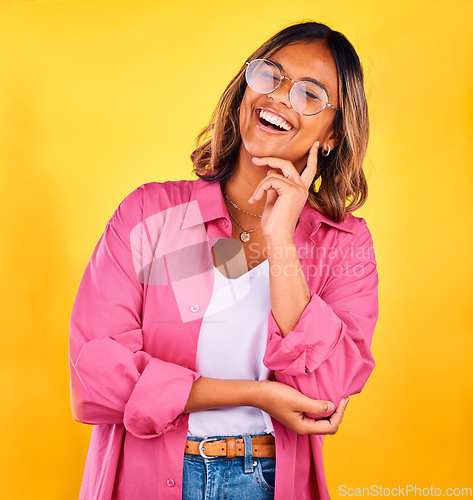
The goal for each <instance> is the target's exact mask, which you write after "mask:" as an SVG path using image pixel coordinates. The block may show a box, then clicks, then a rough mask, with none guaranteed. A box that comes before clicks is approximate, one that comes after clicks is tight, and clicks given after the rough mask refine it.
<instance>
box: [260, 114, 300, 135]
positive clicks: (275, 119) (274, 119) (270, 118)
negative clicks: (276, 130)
mask: <svg viewBox="0 0 473 500" xmlns="http://www.w3.org/2000/svg"><path fill="white" fill-rule="evenodd" d="M259 116H260V118H263V120H266V121H267V122H269V123H272V124H273V125H276V126H277V127H280V128H282V129H284V130H286V131H289V130H291V128H292V126H291V125H289V123H288V122H287V121H286V120H284V119H283V118H281V117H279V116H276V115H274V114H273V113H271V112H270V111H268V110H266V109H261V110H260V112H259Z"/></svg>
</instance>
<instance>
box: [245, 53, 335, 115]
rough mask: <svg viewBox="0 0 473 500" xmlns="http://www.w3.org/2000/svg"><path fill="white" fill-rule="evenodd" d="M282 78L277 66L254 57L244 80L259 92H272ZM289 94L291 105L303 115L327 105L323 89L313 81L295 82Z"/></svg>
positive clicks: (316, 111) (314, 112)
mask: <svg viewBox="0 0 473 500" xmlns="http://www.w3.org/2000/svg"><path fill="white" fill-rule="evenodd" d="M282 79H283V78H282V75H281V72H280V70H279V68H278V67H277V66H276V65H275V64H272V63H271V62H270V61H265V60H263V59H256V60H254V61H252V62H251V63H250V64H249V65H248V67H247V68H246V82H247V83H248V85H249V86H250V88H251V89H253V90H254V91H255V92H258V93H259V94H269V93H271V92H273V91H274V90H276V88H277V87H278V86H279V85H280V84H281V80H282ZM291 83H292V82H291ZM290 96H291V105H292V107H293V108H294V109H295V110H296V111H297V112H299V113H301V114H303V115H315V114H316V113H320V112H321V111H322V110H323V109H324V108H325V106H326V105H327V97H326V94H325V91H324V90H323V89H322V88H321V87H319V86H318V85H317V84H315V83H313V82H307V81H302V82H298V83H296V84H295V85H294V86H293V87H292V89H291V94H290Z"/></svg>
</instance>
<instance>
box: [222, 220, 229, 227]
mask: <svg viewBox="0 0 473 500" xmlns="http://www.w3.org/2000/svg"><path fill="white" fill-rule="evenodd" d="M222 224H223V227H228V221H227V219H225V220H224V221H223V222H222Z"/></svg>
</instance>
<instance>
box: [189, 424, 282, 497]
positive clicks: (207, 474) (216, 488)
mask: <svg viewBox="0 0 473 500" xmlns="http://www.w3.org/2000/svg"><path fill="white" fill-rule="evenodd" d="M261 435H262V434H252V435H251V436H250V438H251V437H254V436H261ZM211 437H215V438H216V439H219V440H220V439H225V438H226V437H228V436H211ZM234 437H235V438H242V437H243V438H244V439H245V438H246V437H245V436H234ZM187 439H188V440H192V441H200V440H201V439H202V438H198V437H188V438H187ZM246 439H248V438H246ZM249 443H250V444H251V441H249ZM247 450H248V452H247ZM275 472H276V459H275V458H252V456H251V446H245V456H244V457H235V458H226V457H215V458H203V457H201V456H200V455H191V454H188V453H185V454H184V473H183V485H182V500H223V499H225V500H273V499H274V476H275Z"/></svg>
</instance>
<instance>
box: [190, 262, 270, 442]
mask: <svg viewBox="0 0 473 500" xmlns="http://www.w3.org/2000/svg"><path fill="white" fill-rule="evenodd" d="M214 275H215V282H214V283H215V284H214V289H213V293H212V298H211V300H210V303H209V306H208V308H207V311H206V313H205V315H204V318H203V321H202V326H201V330H200V335H199V342H198V346H197V358H196V371H197V372H199V373H201V374H202V375H203V376H204V377H211V378H222V379H250V380H264V379H267V378H268V376H269V373H270V372H269V370H268V369H267V368H266V367H265V366H264V365H263V361H262V360H263V356H264V352H265V350H266V342H267V334H268V315H269V311H270V309H271V301H270V294H269V264H268V259H266V260H264V261H263V262H261V263H260V264H259V265H258V266H256V267H254V268H252V269H250V270H249V271H248V272H246V273H245V274H243V275H241V276H240V277H238V278H236V279H230V278H227V277H225V276H223V274H221V273H220V271H219V270H218V269H217V268H215V267H214ZM262 433H272V434H274V431H273V426H272V423H271V418H270V416H269V415H268V414H267V413H265V412H263V411H261V410H260V409H258V408H254V407H252V406H238V407H232V408H216V409H214V410H204V411H199V412H194V413H190V414H189V431H188V435H189V436H201V437H203V436H217V435H219V436H220V435H221V436H236V435H240V434H262Z"/></svg>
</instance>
